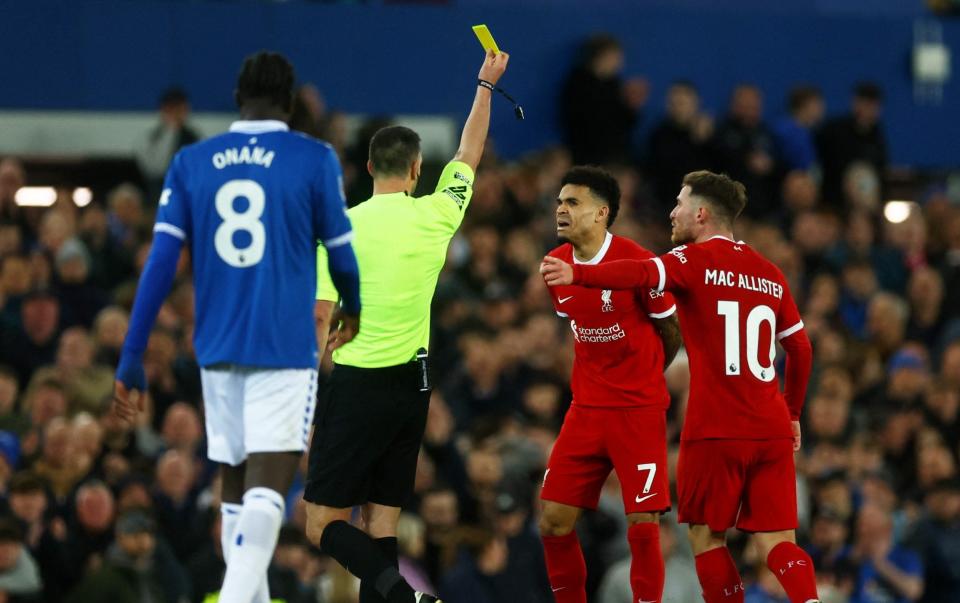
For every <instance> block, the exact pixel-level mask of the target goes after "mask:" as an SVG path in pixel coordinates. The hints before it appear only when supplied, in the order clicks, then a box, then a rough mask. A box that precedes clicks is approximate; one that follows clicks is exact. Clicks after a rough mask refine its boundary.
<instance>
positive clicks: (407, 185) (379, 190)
mask: <svg viewBox="0 0 960 603" xmlns="http://www.w3.org/2000/svg"><path fill="white" fill-rule="evenodd" d="M412 189H413V184H412V183H411V182H410V179H409V178H374V179H373V194H374V195H392V194H393V193H404V194H406V195H409V194H410V193H411V192H412Z"/></svg>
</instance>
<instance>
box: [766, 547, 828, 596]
mask: <svg viewBox="0 0 960 603" xmlns="http://www.w3.org/2000/svg"><path fill="white" fill-rule="evenodd" d="M767 567H769V568H770V571H771V572H773V575H774V576H776V577H777V580H779V581H780V585H781V586H783V590H785V591H787V596H788V597H790V603H807V602H808V601H819V600H820V597H819V596H818V595H817V576H816V574H815V573H814V570H813V560H812V559H810V555H808V554H807V553H806V551H804V550H803V549H801V548H800V547H798V546H797V545H795V544H794V543H792V542H781V543H780V544H778V545H777V546H775V547H773V550H771V551H770V554H769V555H767Z"/></svg>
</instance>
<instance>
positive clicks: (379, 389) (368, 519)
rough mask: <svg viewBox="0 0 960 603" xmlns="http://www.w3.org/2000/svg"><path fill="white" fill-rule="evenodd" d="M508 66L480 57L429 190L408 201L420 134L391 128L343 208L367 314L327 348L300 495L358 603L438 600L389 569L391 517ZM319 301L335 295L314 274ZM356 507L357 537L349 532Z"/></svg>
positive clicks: (407, 485)
mask: <svg viewBox="0 0 960 603" xmlns="http://www.w3.org/2000/svg"><path fill="white" fill-rule="evenodd" d="M508 60H509V56H508V55H507V54H506V53H500V54H495V53H493V52H488V53H487V56H486V58H485V59H484V62H483V66H482V67H481V68H480V73H479V79H480V81H479V82H478V85H477V93H476V97H475V98H474V101H473V107H472V108H471V110H470V115H469V117H467V121H466V123H465V124H464V126H463V134H462V135H461V138H460V148H459V150H458V151H457V154H456V156H455V157H454V158H453V161H451V162H450V163H448V164H447V166H446V168H445V169H444V170H443V173H442V174H441V176H440V181H439V182H438V183H437V187H436V191H435V192H434V193H433V194H431V195H427V196H425V197H420V198H414V197H412V196H411V194H412V193H413V192H414V190H415V189H416V187H417V181H418V179H419V177H420V165H421V163H422V161H423V158H422V156H421V153H420V137H419V136H418V135H417V133H416V132H414V131H413V130H411V129H409V128H405V127H402V126H392V127H388V128H384V129H382V130H380V131H379V132H377V133H376V134H375V135H374V137H373V139H372V140H371V141H370V158H369V161H368V163H367V169H368V171H369V172H370V174H371V176H373V196H372V197H371V198H370V199H369V200H367V201H365V202H363V203H361V204H360V205H358V206H356V207H354V208H352V209H351V210H349V212H348V214H349V216H350V220H351V222H352V223H353V229H354V233H355V235H354V236H355V238H354V241H353V248H354V250H355V252H356V254H357V261H358V264H359V265H360V299H361V303H362V305H363V309H364V313H363V318H362V324H361V329H360V332H359V334H358V335H357V337H356V339H354V340H353V341H351V342H350V343H347V344H346V345H344V346H343V347H338V342H337V339H336V335H334V339H333V341H332V342H331V347H334V348H337V349H336V351H335V352H334V355H333V360H334V363H335V365H334V369H333V373H332V374H331V375H330V378H329V379H328V381H327V383H326V386H325V388H324V390H323V392H322V393H321V396H320V404H319V408H318V410H317V418H316V425H315V427H314V435H313V443H312V445H311V447H310V466H309V470H308V474H307V485H306V490H305V492H304V498H305V499H306V501H307V503H308V504H307V537H308V538H309V539H310V541H311V542H313V543H314V544H315V545H319V546H320V548H321V549H322V550H323V552H324V553H326V554H328V555H330V556H331V557H333V558H334V559H336V560H337V561H339V562H340V564H341V565H343V566H344V567H345V568H347V569H348V570H349V571H350V572H351V573H353V574H354V575H355V576H357V577H358V578H360V581H361V582H360V603H378V602H382V601H387V603H434V602H437V601H438V599H437V598H436V597H435V596H433V595H430V594H425V593H420V592H415V591H414V590H413V589H412V588H411V587H410V586H409V585H408V584H407V583H406V581H405V580H404V579H403V577H402V576H401V575H400V573H399V571H398V570H397V538H396V534H397V531H396V530H397V519H398V517H399V516H400V507H401V505H402V504H403V503H404V502H406V501H407V500H408V499H409V497H410V495H411V493H412V492H413V481H414V475H415V473H416V468H417V455H418V453H419V451H420V444H421V441H422V439H423V432H424V428H425V427H426V422H427V408H428V406H429V403H430V384H429V376H428V369H427V359H426V356H427V346H428V344H429V340H430V303H431V301H432V299H433V294H434V289H435V288H436V285H437V278H438V276H439V275H440V270H441V269H442V268H443V264H444V261H445V259H446V254H447V246H448V245H449V243H450V239H451V238H453V235H454V233H456V231H457V229H458V228H459V226H460V223H461V222H462V221H463V214H464V211H465V210H466V208H467V205H468V204H469V202H470V197H471V195H472V193H473V178H474V171H475V170H476V168H477V164H478V163H479V162H480V156H481V155H482V154H483V145H484V142H485V141H486V138H487V130H488V128H489V125H490V102H491V98H490V97H491V90H490V88H492V87H493V85H494V84H496V82H497V80H499V79H500V76H502V75H503V73H504V71H505V70H506V68H507V62H508ZM320 253H323V248H322V247H321V248H320ZM321 265H326V264H321ZM317 297H318V299H320V300H326V301H335V300H336V299H337V293H336V290H335V289H334V287H333V286H332V283H331V281H330V279H329V277H328V276H326V275H325V274H324V271H322V270H321V271H320V283H319V286H318V289H317ZM355 506H362V516H363V523H364V530H360V529H358V528H356V527H354V526H353V525H351V524H350V516H351V512H352V509H353V507H355Z"/></svg>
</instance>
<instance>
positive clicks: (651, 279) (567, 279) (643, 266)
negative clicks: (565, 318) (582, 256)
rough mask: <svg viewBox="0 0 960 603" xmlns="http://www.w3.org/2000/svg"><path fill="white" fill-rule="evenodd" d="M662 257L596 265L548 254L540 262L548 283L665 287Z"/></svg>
mask: <svg viewBox="0 0 960 603" xmlns="http://www.w3.org/2000/svg"><path fill="white" fill-rule="evenodd" d="M657 261H658V260H656V259H652V260H614V261H612V262H604V263H602V264H597V265H593V266H588V265H585V264H577V265H575V266H572V265H570V264H568V263H566V262H564V261H563V260H560V259H557V258H555V257H550V256H547V257H545V258H543V262H542V263H541V264H540V274H542V275H543V280H544V281H545V282H546V283H547V285H549V286H551V287H555V286H557V285H580V286H582V287H590V288H592V289H636V288H638V287H642V288H647V289H649V288H656V289H658V290H662V288H663V286H662V285H663V283H662V282H661V280H662V279H661V271H660V269H659V268H658V265H657V263H656V262H657Z"/></svg>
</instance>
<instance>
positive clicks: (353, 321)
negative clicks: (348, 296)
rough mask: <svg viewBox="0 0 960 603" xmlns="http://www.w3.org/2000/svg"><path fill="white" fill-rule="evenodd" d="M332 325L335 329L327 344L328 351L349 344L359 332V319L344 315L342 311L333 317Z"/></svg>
mask: <svg viewBox="0 0 960 603" xmlns="http://www.w3.org/2000/svg"><path fill="white" fill-rule="evenodd" d="M333 323H334V324H335V325H337V328H336V330H335V331H333V333H331V334H330V339H329V341H328V342H327V348H328V349H329V350H330V351H333V350H336V349H337V348H340V347H342V346H344V345H346V344H348V343H350V342H351V341H353V338H354V337H356V336H357V333H359V332H360V317H359V316H353V315H351V314H344V313H343V311H342V310H338V311H337V315H336V316H334V317H333Z"/></svg>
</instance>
